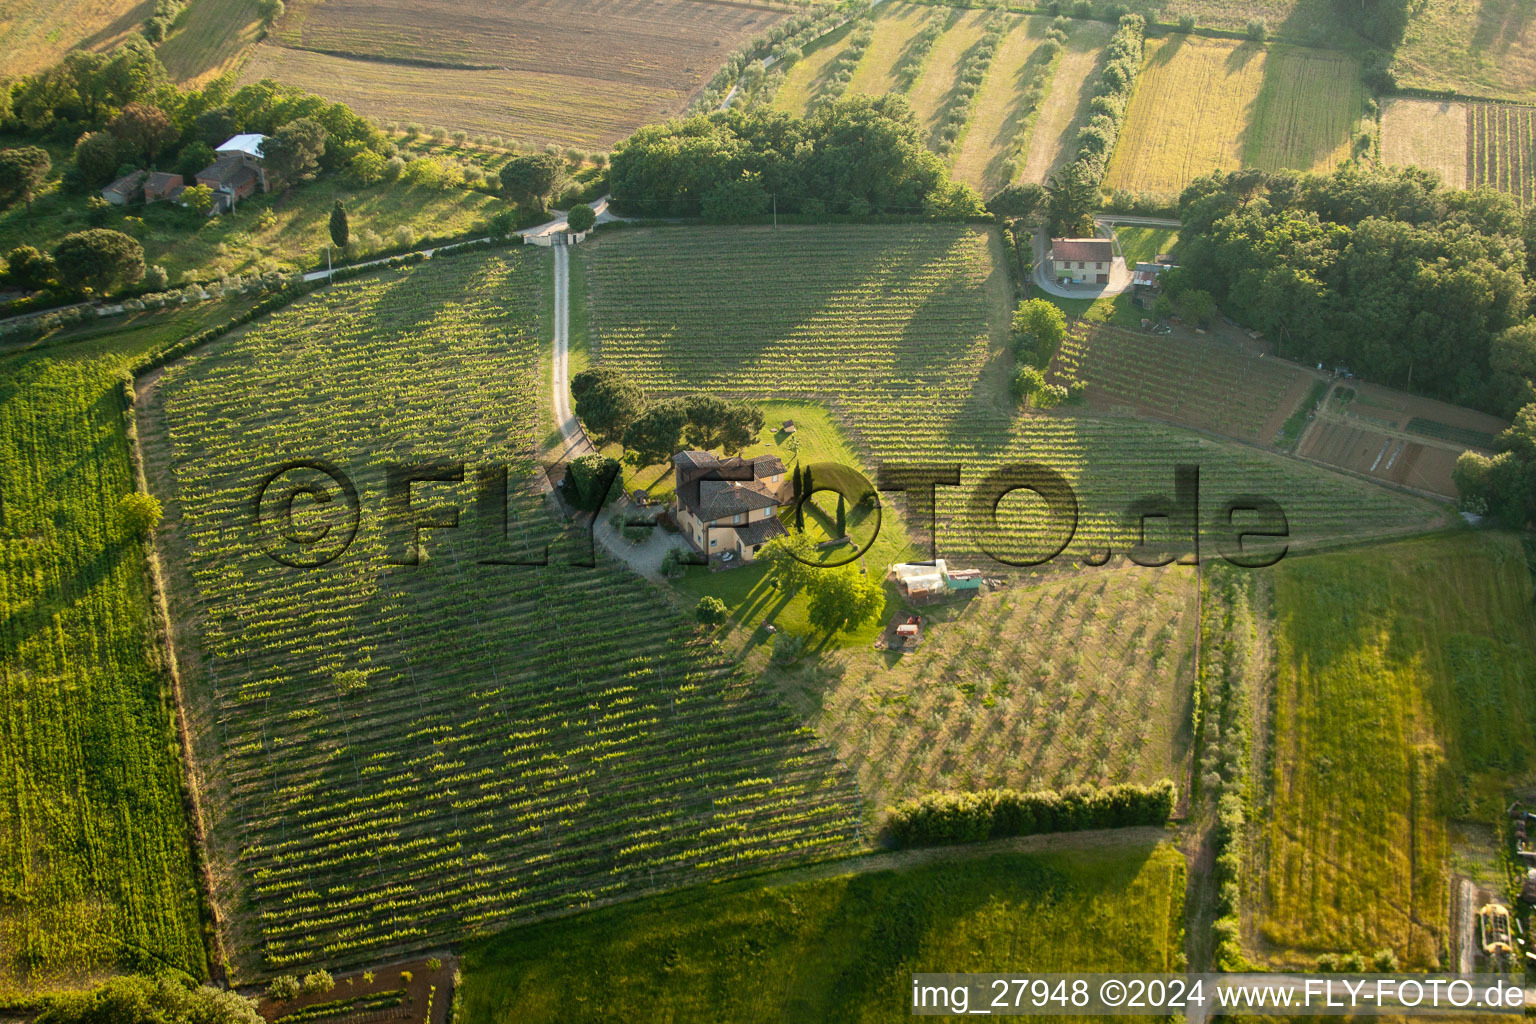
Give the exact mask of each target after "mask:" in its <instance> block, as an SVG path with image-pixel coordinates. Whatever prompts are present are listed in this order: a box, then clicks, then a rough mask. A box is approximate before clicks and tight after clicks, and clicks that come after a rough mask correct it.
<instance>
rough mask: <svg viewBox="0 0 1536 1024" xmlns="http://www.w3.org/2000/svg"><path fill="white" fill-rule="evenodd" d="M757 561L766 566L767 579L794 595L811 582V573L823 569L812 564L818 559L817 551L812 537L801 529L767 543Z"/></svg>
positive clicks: (786, 592)
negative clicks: (813, 545)
mask: <svg viewBox="0 0 1536 1024" xmlns="http://www.w3.org/2000/svg"><path fill="white" fill-rule="evenodd" d="M756 561H757V562H758V563H759V564H761V565H765V566H767V569H768V571H767V572H766V573H765V574H764V579H765V581H766V582H767V583H768V584H769V585H770V586H773V587H777V588H778V589H779V591H780V592H781V593H784V594H786V595H791V596H792V595H794V594H795V593H796V592H797V591H799V590H800V588H801V587H804V586H805V585H806V584H807V583H809V582H810V581H811V576H812V574H814V573H818V572H821V571H822V570H821V569H818V568H816V567H815V566H814V565H812V564H810V563H813V562H815V561H816V552H815V550H814V549H813V548H812V547H811V541H810V538H809V537H807V536H806V535H805V534H804V533H802V532H798V531H796V532H793V533H789V534H787V535H785V536H783V537H775V538H773V540H770V541H769V542H768V543H766V544H764V545H763V547H762V550H761V551H759V552H758V553H757V558H756Z"/></svg>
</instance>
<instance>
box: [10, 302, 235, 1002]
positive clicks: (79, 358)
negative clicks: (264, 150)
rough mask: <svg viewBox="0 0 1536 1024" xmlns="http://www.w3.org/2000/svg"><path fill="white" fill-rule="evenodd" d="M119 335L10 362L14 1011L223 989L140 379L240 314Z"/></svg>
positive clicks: (52, 347) (148, 322)
mask: <svg viewBox="0 0 1536 1024" xmlns="http://www.w3.org/2000/svg"><path fill="white" fill-rule="evenodd" d="M238 308H239V307H238V306H236V305H234V304H229V305H225V304H220V303H208V304H205V305H204V306H202V307H199V308H193V309H188V310H184V311H182V310H179V311H177V312H176V313H175V314H174V315H171V314H159V315H156V314H144V315H140V316H138V317H134V318H130V319H129V320H128V322H127V323H124V322H123V321H117V322H115V323H114V324H113V328H114V329H113V330H112V333H110V334H105V333H103V336H101V337H94V336H93V337H88V338H85V339H84V340H62V339H55V340H50V342H49V343H48V345H47V348H46V349H45V350H41V351H39V352H36V353H23V354H13V355H8V356H6V357H5V358H3V359H0V494H3V495H4V499H5V500H4V504H3V509H0V551H3V556H0V698H3V705H4V709H5V710H4V716H3V721H0V864H3V868H0V877H3V885H4V893H5V898H4V899H3V900H0V996H3V997H5V998H7V999H9V998H11V997H13V996H15V995H18V994H20V993H22V992H26V991H31V992H34V993H35V992H37V991H47V990H51V989H56V988H59V987H64V986H69V985H76V984H83V983H86V982H88V981H89V980H90V979H93V978H95V977H98V976H100V975H102V974H105V973H111V972H114V971H117V970H123V969H127V970H132V969H140V970H156V969H160V968H166V967H171V968H175V969H178V970H182V971H186V972H188V973H190V974H192V975H194V976H196V977H204V976H206V973H207V957H206V955H205V951H204V947H203V936H202V916H201V915H202V909H201V906H200V902H201V901H200V899H199V896H198V892H197V889H196V886H195V884H194V881H193V871H194V867H193V863H192V848H191V835H190V828H189V825H188V822H187V817H186V813H185V811H184V808H183V798H182V792H183V787H182V775H181V767H180V764H179V754H178V749H177V744H176V739H175V733H174V731H173V727H172V721H171V715H172V712H171V705H170V693H169V690H170V679H169V674H168V672H167V670H166V664H165V660H164V657H163V655H162V652H163V647H162V646H161V643H160V639H159V637H158V636H157V634H156V631H155V628H154V625H153V620H152V618H151V610H150V602H151V598H150V591H149V581H148V574H147V571H146V555H145V549H144V546H143V544H142V543H141V541H140V540H139V539H138V538H137V537H136V536H134V535H133V534H132V533H131V532H129V530H128V528H127V527H126V526H125V525H124V524H123V523H122V522H120V521H119V517H118V512H117V502H118V500H119V499H120V498H121V497H122V496H123V495H125V494H127V493H128V492H129V491H131V490H133V489H134V486H135V483H134V474H133V471H132V469H131V466H130V463H129V448H128V436H127V432H126V425H127V424H126V416H125V413H124V400H123V393H122V380H123V373H124V372H125V371H126V370H127V368H128V367H129V366H130V365H131V364H132V363H133V362H134V361H135V360H137V359H138V358H140V357H141V356H142V355H144V354H145V353H146V352H152V351H155V350H157V349H159V348H161V347H163V346H164V345H166V344H168V343H170V342H172V341H175V340H177V339H179V338H181V337H183V336H185V335H187V334H191V333H193V332H195V331H197V330H200V329H201V328H203V327H206V326H208V325H209V324H210V323H212V322H215V321H216V320H217V319H221V318H223V317H225V316H232V315H234V314H235V312H236V311H237V310H238Z"/></svg>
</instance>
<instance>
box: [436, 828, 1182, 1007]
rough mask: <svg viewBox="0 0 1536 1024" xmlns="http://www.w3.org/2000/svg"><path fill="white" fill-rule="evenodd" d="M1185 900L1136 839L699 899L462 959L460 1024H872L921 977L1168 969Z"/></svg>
mask: <svg viewBox="0 0 1536 1024" xmlns="http://www.w3.org/2000/svg"><path fill="white" fill-rule="evenodd" d="M1110 843H1111V844H1113V840H1110ZM1184 890H1185V866H1184V858H1183V857H1182V856H1180V854H1179V853H1178V851H1176V850H1174V849H1173V848H1172V847H1170V846H1167V845H1157V846H1152V845H1150V844H1146V843H1142V844H1134V845H1133V844H1130V843H1124V844H1113V845H1106V846H1105V847H1104V848H1103V849H1075V850H1073V851H1072V852H1070V853H1067V852H1063V853H1058V854H994V855H991V856H985V857H974V858H971V859H967V860H956V859H951V858H946V859H944V860H943V861H940V862H938V863H929V864H918V865H914V866H911V867H907V868H903V869H902V870H897V871H879V872H872V873H869V874H862V875H850V874H841V875H836V876H832V877H818V878H816V879H814V880H811V881H795V882H791V883H789V884H785V882H783V881H778V882H777V883H776V882H775V880H773V879H769V880H768V884H767V885H766V887H762V886H759V887H750V888H749V887H746V886H736V885H730V886H712V887H710V888H709V889H705V890H694V891H691V892H685V893H676V894H673V895H670V896H666V897H663V898H660V899H655V900H646V901H644V902H640V903H632V904H627V905H625V906H622V907H613V908H610V909H607V910H601V911H598V912H596V913H594V914H586V915H582V916H581V917H579V918H573V919H571V920H568V921H555V922H550V923H548V924H541V925H536V926H534V927H532V928H524V929H519V930H517V931H515V932H509V933H508V934H506V935H503V936H500V937H498V938H496V939H494V940H492V941H490V942H488V943H485V944H484V945H481V946H478V947H475V948H473V949H471V950H469V951H468V952H467V953H466V956H465V960H464V967H465V988H464V1007H463V1010H464V1012H463V1017H462V1019H463V1020H464V1021H466V1022H468V1024H519V1022H522V1021H529V1020H554V1019H560V1018H561V1015H562V1014H563V1013H565V1012H566V1011H567V1010H568V1009H569V1007H570V1006H571V1005H572V1003H573V1002H575V1003H576V1004H577V1005H579V1006H580V1008H581V1011H582V1016H583V1019H586V1020H604V1021H615V1022H619V1021H622V1022H630V1021H634V1022H639V1021H661V1020H675V1021H684V1020H710V1021H716V1022H719V1024H738V1022H739V1024H748V1022H751V1024H757V1022H760V1021H768V1020H776V1021H848V1022H859V1024H874V1022H876V1021H888V1020H893V1019H895V1017H896V1015H897V1014H906V1013H908V1012H909V1010H907V1009H906V1008H907V1007H910V1006H911V1001H912V996H911V991H910V986H911V983H910V976H911V975H912V973H913V972H916V971H982V970H1003V969H1020V970H1032V971H1084V970H1088V971H1093V970H1127V971H1171V970H1176V969H1178V964H1179V963H1180V962H1181V961H1180V957H1181V954H1182V951H1183V932H1184ZM615 972H617V974H616V975H615ZM593 977H611V978H613V980H614V981H615V982H618V981H620V980H622V982H623V983H622V984H617V983H614V984H604V985H600V986H594V985H592V984H590V982H589V979H591V978H593ZM576 993H579V995H578V994H576ZM972 1005H973V1006H974V1003H973V1004H972ZM1110 1019H1113V1018H1110Z"/></svg>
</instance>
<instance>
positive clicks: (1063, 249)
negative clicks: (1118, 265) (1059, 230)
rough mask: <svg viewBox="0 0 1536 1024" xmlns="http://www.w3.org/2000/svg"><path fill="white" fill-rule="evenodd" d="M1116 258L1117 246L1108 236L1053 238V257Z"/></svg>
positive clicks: (1055, 258)
mask: <svg viewBox="0 0 1536 1024" xmlns="http://www.w3.org/2000/svg"><path fill="white" fill-rule="evenodd" d="M1114 258H1115V247H1114V246H1113V245H1112V244H1111V243H1110V241H1109V239H1107V238H1053V239H1051V259H1054V260H1085V261H1086V260H1092V261H1093V262H1095V263H1102V262H1108V261H1109V260H1112V259H1114Z"/></svg>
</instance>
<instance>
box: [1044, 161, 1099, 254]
mask: <svg viewBox="0 0 1536 1024" xmlns="http://www.w3.org/2000/svg"><path fill="white" fill-rule="evenodd" d="M1045 194H1046V210H1047V212H1048V213H1049V215H1050V231H1051V234H1052V235H1053V236H1054V237H1057V238H1079V237H1084V236H1087V235H1089V234H1092V232H1093V215H1094V212H1095V211H1096V210H1098V208H1099V185H1098V182H1097V181H1095V180H1094V178H1093V175H1092V173H1091V172H1090V171H1089V170H1088V169H1087V168H1086V167H1084V166H1083V165H1082V164H1069V165H1068V166H1066V167H1064V168H1062V169H1061V170H1059V171H1057V172H1056V173H1055V174H1053V175H1051V178H1050V180H1049V181H1047V182H1046V183H1045Z"/></svg>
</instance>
